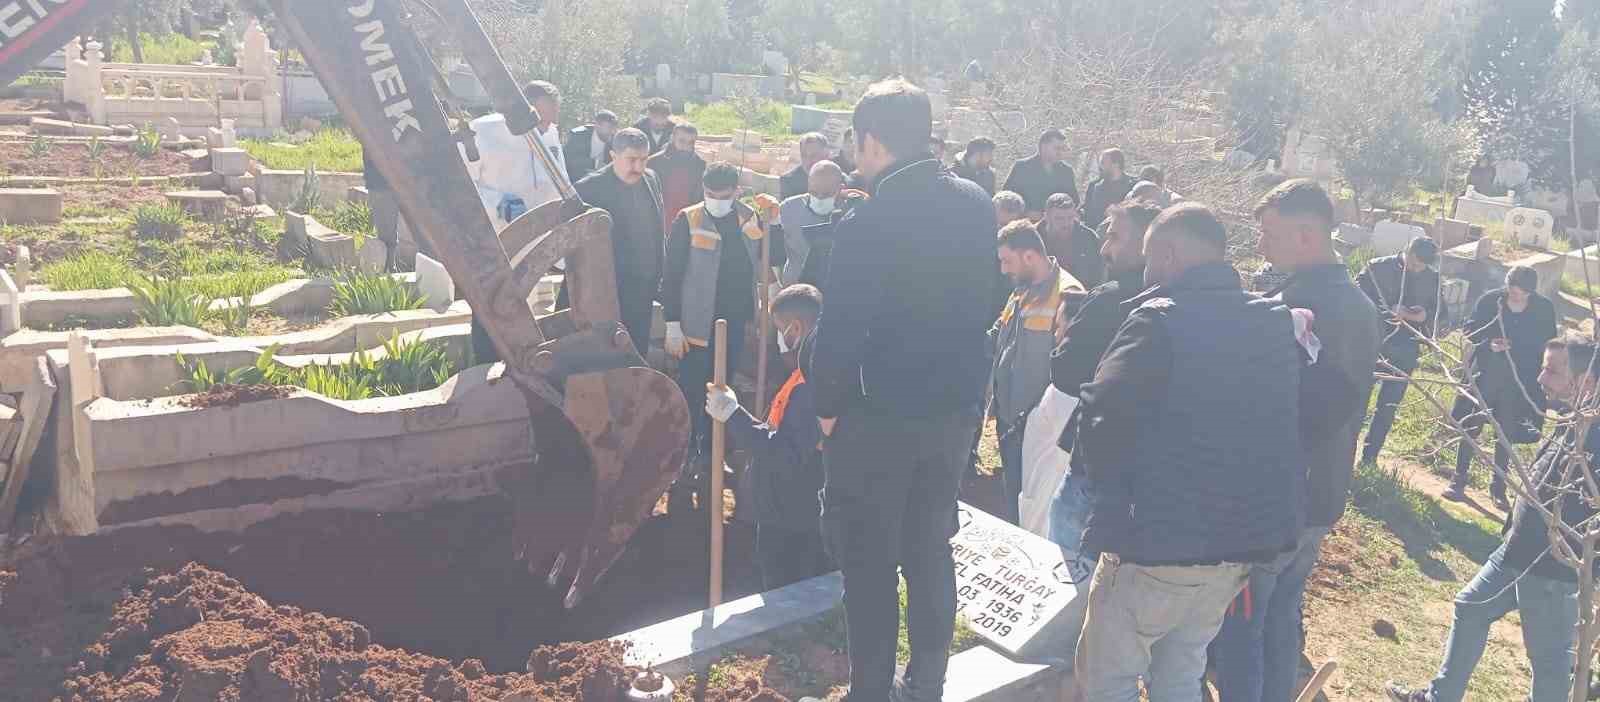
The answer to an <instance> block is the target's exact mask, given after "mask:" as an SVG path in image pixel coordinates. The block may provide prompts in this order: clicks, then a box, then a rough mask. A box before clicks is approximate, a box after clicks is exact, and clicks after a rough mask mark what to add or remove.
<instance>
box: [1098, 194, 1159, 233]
mask: <svg viewBox="0 0 1600 702" xmlns="http://www.w3.org/2000/svg"><path fill="white" fill-rule="evenodd" d="M1119 212H1120V213H1122V214H1123V215H1124V216H1126V217H1127V218H1128V219H1129V220H1131V221H1132V222H1133V229H1134V231H1136V232H1138V233H1139V235H1140V236H1143V235H1144V233H1145V231H1147V230H1149V229H1150V223H1151V222H1154V221H1156V218H1157V217H1160V216H1161V207H1160V206H1159V205H1156V204H1155V203H1153V202H1146V201H1143V200H1123V201H1122V202H1119V203H1117V204H1115V205H1112V206H1111V207H1108V208H1106V214H1107V215H1113V214H1117V213H1119Z"/></svg>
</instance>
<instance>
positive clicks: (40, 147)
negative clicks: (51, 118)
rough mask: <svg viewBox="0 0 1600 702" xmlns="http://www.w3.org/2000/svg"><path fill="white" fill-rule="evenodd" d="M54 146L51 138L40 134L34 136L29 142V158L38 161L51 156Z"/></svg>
mask: <svg viewBox="0 0 1600 702" xmlns="http://www.w3.org/2000/svg"><path fill="white" fill-rule="evenodd" d="M52 146H53V145H52V144H51V143H50V140H49V139H46V138H45V136H44V135H43V134H40V135H38V136H36V137H34V138H33V141H30V142H28V158H31V159H33V160H35V161H37V160H40V159H43V158H45V157H47V156H49V155H50V149H51V148H52Z"/></svg>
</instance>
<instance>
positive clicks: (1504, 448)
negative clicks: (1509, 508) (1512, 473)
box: [1450, 397, 1511, 495]
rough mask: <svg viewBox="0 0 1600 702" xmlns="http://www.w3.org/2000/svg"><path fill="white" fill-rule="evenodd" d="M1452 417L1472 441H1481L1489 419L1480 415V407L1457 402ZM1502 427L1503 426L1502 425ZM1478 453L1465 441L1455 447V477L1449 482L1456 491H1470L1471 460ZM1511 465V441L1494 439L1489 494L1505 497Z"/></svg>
mask: <svg viewBox="0 0 1600 702" xmlns="http://www.w3.org/2000/svg"><path fill="white" fill-rule="evenodd" d="M1450 415H1451V417H1453V418H1454V419H1455V420H1456V421H1457V422H1460V423H1461V428H1462V429H1465V430H1466V431H1467V434H1468V435H1469V436H1471V437H1472V438H1473V439H1477V438H1478V433H1479V432H1481V431H1482V430H1483V426H1484V425H1485V424H1488V423H1489V418H1488V417H1487V416H1485V415H1484V414H1483V413H1481V412H1478V405H1477V403H1474V402H1473V401H1472V400H1470V399H1467V398H1465V397H1458V398H1456V404H1455V406H1454V407H1451V408H1450ZM1502 426H1504V424H1503V423H1502ZM1475 454H1476V452H1475V451H1474V450H1473V449H1472V447H1471V446H1469V445H1467V442H1466V441H1465V440H1462V442H1461V443H1460V445H1458V446H1457V447H1456V474H1455V477H1454V478H1452V479H1451V480H1450V487H1453V488H1456V489H1457V490H1465V489H1467V484H1468V483H1469V482H1471V480H1472V458H1473V456H1474V455H1475ZM1509 465H1511V441H1509V440H1507V439H1506V437H1504V436H1499V435H1496V436H1495V437H1494V473H1493V474H1492V475H1491V476H1490V478H1489V494H1490V495H1505V494H1506V467H1507V466H1509Z"/></svg>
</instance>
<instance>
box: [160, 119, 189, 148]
mask: <svg viewBox="0 0 1600 702" xmlns="http://www.w3.org/2000/svg"><path fill="white" fill-rule="evenodd" d="M157 131H158V132H159V133H160V134H161V140H162V141H164V142H168V143H173V144H175V143H178V142H180V141H183V124H181V123H179V122H178V118H177V117H168V118H166V119H164V120H161V124H160V125H159V127H158V130H157Z"/></svg>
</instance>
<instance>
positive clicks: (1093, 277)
mask: <svg viewBox="0 0 1600 702" xmlns="http://www.w3.org/2000/svg"><path fill="white" fill-rule="evenodd" d="M1039 235H1040V236H1042V237H1044V247H1045V250H1047V251H1049V253H1050V255H1051V256H1053V257H1055V259H1056V262H1057V263H1060V264H1061V267H1062V268H1065V269H1067V272H1068V273H1071V274H1072V277H1074V278H1077V279H1078V282H1080V283H1083V284H1084V285H1085V286H1088V287H1090V288H1093V287H1095V286H1096V285H1099V284H1101V283H1103V282H1105V280H1106V261H1105V259H1104V258H1102V257H1101V256H1100V237H1099V236H1098V235H1096V234H1095V233H1094V230H1093V229H1090V228H1088V227H1085V226H1083V222H1082V221H1080V220H1079V219H1078V201H1077V199H1076V198H1074V197H1073V196H1072V195H1071V194H1070V193H1056V194H1054V195H1051V196H1050V199H1049V200H1048V201H1047V203H1046V204H1045V208H1044V219H1043V220H1041V221H1040V223H1039Z"/></svg>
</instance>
